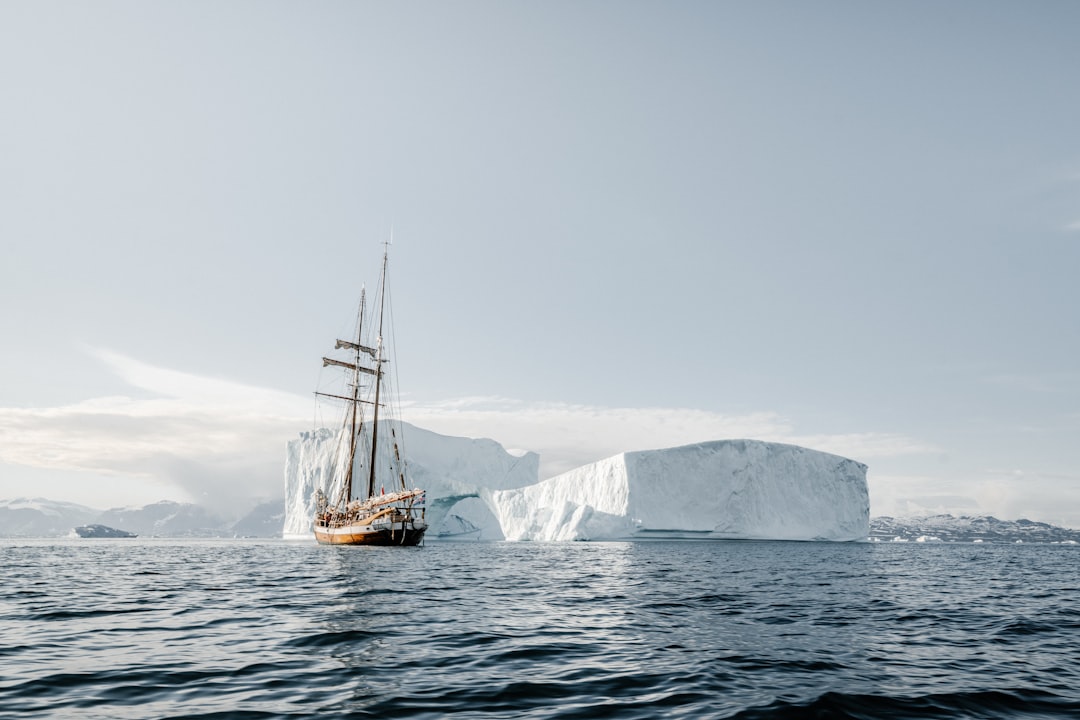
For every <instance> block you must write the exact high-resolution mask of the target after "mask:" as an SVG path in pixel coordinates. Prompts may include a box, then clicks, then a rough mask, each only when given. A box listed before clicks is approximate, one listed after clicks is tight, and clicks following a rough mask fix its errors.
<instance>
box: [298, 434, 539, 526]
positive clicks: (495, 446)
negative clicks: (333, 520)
mask: <svg viewBox="0 0 1080 720" xmlns="http://www.w3.org/2000/svg"><path fill="white" fill-rule="evenodd" d="M379 432H380V433H386V432H387V430H384V429H383V426H382V424H381V423H380V428H379ZM401 433H402V443H401V448H402V453H403V455H404V456H405V458H406V461H407V462H408V468H409V478H410V483H411V485H412V486H413V487H418V488H423V489H424V490H426V491H427V521H428V526H429V529H428V533H427V537H428V539H429V540H432V539H436V538H437V537H439V535H440V534H443V535H444V536H459V535H462V534H464V533H472V537H481V538H483V539H485V540H501V539H503V534H502V532H501V531H500V529H499V523H498V521H497V520H496V519H495V516H494V515H492V513H491V511H490V510H489V509H488V506H487V505H486V504H485V503H484V502H482V501H480V500H479V499H478V495H479V493H480V490H481V489H483V488H493V489H509V488H516V487H521V486H523V485H529V484H532V483H535V482H536V480H537V477H538V475H539V467H540V457H539V456H538V455H537V454H536V453H531V452H527V453H518V454H514V453H511V452H508V451H506V450H505V449H503V447H502V445H500V444H499V443H497V442H495V441H494V440H486V439H473V438H462V437H450V436H447V435H439V434H438V433H434V432H431V431H429V430H424V429H422V428H418V427H416V426H414V425H409V424H408V423H401ZM340 435H341V433H340V431H334V430H326V429H320V430H315V431H313V432H305V433H301V434H300V437H298V438H297V439H296V440H292V441H291V442H289V445H288V449H287V452H286V460H285V527H284V533H283V534H284V536H285V537H304V538H310V537H311V536H312V518H313V517H314V514H315V489H316V488H320V487H321V488H323V489H324V491H326V492H327V495H329V496H331V497H332V496H333V495H334V494H335V493H336V492H337V491H339V490H340V484H337V485H334V484H333V483H331V479H332V478H334V477H335V476H336V469H337V468H338V467H339V466H341V465H343V464H344V463H345V462H347V460H348V449H347V446H345V445H346V444H345V443H341V442H339V439H340ZM385 436H386V435H385V434H384V435H383V437H385ZM364 472H366V471H365V470H363V469H362V468H359V467H358V468H357V469H356V471H355V473H354V478H353V486H354V487H362V485H363V484H364V483H365V482H366V478H365V477H363V476H362V474H363V473H364ZM451 511H453V512H451ZM474 528H475V529H478V530H479V532H476V530H474Z"/></svg>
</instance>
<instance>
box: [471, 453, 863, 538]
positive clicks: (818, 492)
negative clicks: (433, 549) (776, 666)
mask: <svg viewBox="0 0 1080 720" xmlns="http://www.w3.org/2000/svg"><path fill="white" fill-rule="evenodd" d="M482 495H483V497H484V499H485V500H486V501H487V502H488V503H489V505H490V506H491V508H492V510H493V511H494V513H495V516H496V518H497V519H498V521H499V524H500V526H501V528H502V531H503V533H504V535H505V537H506V539H508V540H607V539H623V538H648V537H657V538H659V537H701V538H733V539H734V538H738V539H773V540H860V539H864V538H866V537H867V535H868V532H869V521H870V501H869V495H868V493H867V486H866V466H865V465H863V464H862V463H858V462H855V461H854V460H848V459H847V458H842V457H839V456H837V455H830V454H828V453H823V452H818V451H816V450H808V449H806V448H802V447H798V446H796V445H784V444H781V443H769V442H760V441H756V440H718V441H714V442H708V443H701V444H697V445H687V446H684V447H677V448H670V449H666V450H649V451H642V452H626V453H622V454H620V455H616V456H614V457H611V458H608V459H606V460H601V461H599V462H595V463H592V464H591V465H585V466H583V467H580V468H577V469H574V470H571V471H569V472H566V473H563V474H562V475H559V476H556V477H553V478H551V479H549V480H545V481H543V482H540V483H537V484H535V485H531V486H528V487H523V488H519V489H514V490H489V491H486V492H484V493H482Z"/></svg>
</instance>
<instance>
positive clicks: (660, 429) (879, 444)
mask: <svg viewBox="0 0 1080 720" xmlns="http://www.w3.org/2000/svg"><path fill="white" fill-rule="evenodd" d="M90 352H91V354H93V355H94V356H95V357H96V358H98V359H99V360H100V361H101V362H103V363H104V364H105V366H106V367H108V368H109V369H110V370H111V371H112V372H113V373H114V374H115V375H116V376H117V377H120V378H122V379H123V380H124V381H125V382H127V383H128V384H129V385H131V386H132V387H133V388H135V389H137V390H139V391H140V392H139V393H137V394H138V395H139V397H132V396H127V395H117V396H109V397H101V398H95V399H91V400H86V401H83V402H78V403H74V404H70V405H64V406H59V407H52V408H31V409H27V408H0V462H6V463H12V464H17V465H26V466H32V467H39V468H49V469H53V470H81V471H89V472H93V473H97V474H100V475H114V476H115V475H123V476H128V477H130V476H137V477H142V478H146V479H147V480H148V481H150V482H158V483H161V484H162V485H172V486H177V487H181V488H184V489H185V491H186V492H188V493H189V494H190V495H191V496H192V497H195V498H212V499H215V500H219V501H229V500H231V499H240V498H244V497H250V496H267V495H272V494H274V493H276V492H277V491H278V489H279V488H281V487H282V476H281V474H282V468H283V464H284V456H285V444H286V443H287V441H288V440H289V439H291V438H293V437H295V436H296V434H297V433H298V432H300V431H303V430H307V429H310V427H311V400H310V399H308V398H306V397H302V396H297V395H292V394H289V393H283V392H280V391H277V390H271V389H267V388H260V387H254V386H250V385H245V384H242V383H236V382H232V381H229V380H224V379H220V378H207V377H202V376H199V375H194V374H190V373H184V372H180V371H176V370H171V369H167V368H161V367H157V366H153V365H150V364H147V363H143V362H141V361H138V360H135V359H133V358H131V357H128V356H126V355H123V354H120V353H116V352H112V351H108V350H101V349H92V350H90ZM133 394H136V393H133ZM402 414H403V419H404V420H406V421H408V422H411V423H413V424H415V425H418V426H420V427H424V428H427V429H430V430H433V431H435V432H441V433H445V434H447V435H461V436H466V437H489V438H492V439H494V440H497V441H499V442H500V443H502V444H503V445H504V446H505V447H507V448H510V449H519V450H531V451H534V452H538V453H539V454H540V458H541V473H542V475H543V476H544V477H549V476H551V475H556V474H558V473H560V472H563V471H565V470H569V469H571V468H574V467H577V466H579V465H582V464H585V463H588V462H592V461H594V460H598V459H601V458H605V457H609V456H611V455H615V454H617V453H619V452H623V451H627V450H647V449H655V448H663V447H672V446H676V445H686V444H690V443H695V442H704V441H708V440H716V439H721V438H753V439H760V440H772V441H776V442H788V443H794V444H799V445H806V446H809V447H813V448H816V449H820V450H825V451H828V452H833V453H836V454H839V455H844V456H847V457H851V458H854V459H856V460H860V461H868V460H872V459H874V458H880V457H893V456H897V455H909V454H922V453H930V452H936V449H935V448H933V447H931V446H929V445H927V444H926V443H923V442H920V441H918V440H914V439H911V438H907V437H905V436H902V435H895V434H889V433H849V434H801V433H799V432H797V431H796V429H795V427H794V423H793V422H792V421H791V420H789V419H787V418H785V417H783V416H781V415H779V414H777V413H773V412H755V413H746V414H741V415H724V414H720V413H714V412H709V411H704V410H695V409H691V408H631V407H623V408H611V407H598V406H591V405H580V404H571V403H557V402H546V403H545V402H524V401H521V400H517V399H514V398H506V397H465V398H452V399H447V400H443V401H439V402H419V401H413V402H406V403H404V404H403V406H402ZM31 492H32V491H31Z"/></svg>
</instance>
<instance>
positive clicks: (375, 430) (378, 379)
mask: <svg viewBox="0 0 1080 720" xmlns="http://www.w3.org/2000/svg"><path fill="white" fill-rule="evenodd" d="M388 254H389V250H388V249H386V248H384V249H383V260H382V278H381V280H380V281H379V282H380V285H381V286H382V287H381V288H380V289H379V291H380V296H379V337H378V339H377V342H376V344H375V413H374V416H375V417H374V419H373V420H372V421H371V467H370V468H369V470H370V472H369V473H368V492H367V494H368V497H371V496H373V495H374V494H375V452H376V450H377V449H378V445H377V444H376V438H377V437H378V435H379V391H380V390H382V364H383V359H382V347H383V312H384V310H385V308H386V261H387V255H388Z"/></svg>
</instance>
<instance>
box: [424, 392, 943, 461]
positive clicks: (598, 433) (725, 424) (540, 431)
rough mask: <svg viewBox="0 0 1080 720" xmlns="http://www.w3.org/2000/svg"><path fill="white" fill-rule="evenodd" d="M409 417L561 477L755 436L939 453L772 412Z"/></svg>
mask: <svg viewBox="0 0 1080 720" xmlns="http://www.w3.org/2000/svg"><path fill="white" fill-rule="evenodd" d="M403 413H404V415H405V419H406V420H408V421H410V422H412V423H414V424H416V425H420V426H422V427H426V428H430V429H432V430H435V431H437V432H443V433H446V434H461V435H467V436H473V437H477V436H485V437H492V438H494V439H496V440H499V441H500V442H502V443H503V444H504V445H508V446H511V447H520V448H524V449H530V450H534V451H536V452H539V453H540V461H541V474H542V475H543V476H545V477H548V476H551V475H555V474H558V473H560V472H563V471H565V470H569V469H571V468H574V467H577V466H579V465H582V464H585V463H588V462H592V461H594V460H599V459H601V458H604V457H609V456H611V455H615V454H617V453H620V452H623V451H626V450H647V449H655V448H664V447H672V446H677V445H688V444H691V443H697V442H705V441H708V440H717V439H722V438H751V439H757V440H770V441H774V442H786V443H792V444H796V445H806V446H808V447H813V448H815V449H819V450H824V451H826V452H833V453H836V454H838V455H844V456H847V457H852V458H854V459H857V460H868V459H872V458H879V457H893V456H897V455H910V454H924V453H932V452H938V450H937V449H936V448H934V447H933V446H931V445H929V444H927V443H923V442H920V441H917V440H913V439H911V438H907V437H904V436H902V435H896V434H890V433H849V434H833V435H829V434H818V435H803V434H799V433H797V432H796V431H795V429H794V427H793V424H792V422H791V421H790V420H788V419H787V418H784V417H783V416H781V415H779V414H777V413H772V412H756V413H748V414H743V415H724V414H720V413H714V412H709V411H705V410H695V409H691V408H609V407H597V406H589V405H574V404H569V403H523V402H521V401H518V400H512V399H507V398H500V397H478V398H468V399H465V398H459V399H455V400H452V401H447V402H442V403H411V404H406V405H405V407H404V409H403Z"/></svg>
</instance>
